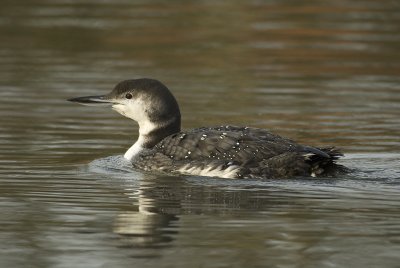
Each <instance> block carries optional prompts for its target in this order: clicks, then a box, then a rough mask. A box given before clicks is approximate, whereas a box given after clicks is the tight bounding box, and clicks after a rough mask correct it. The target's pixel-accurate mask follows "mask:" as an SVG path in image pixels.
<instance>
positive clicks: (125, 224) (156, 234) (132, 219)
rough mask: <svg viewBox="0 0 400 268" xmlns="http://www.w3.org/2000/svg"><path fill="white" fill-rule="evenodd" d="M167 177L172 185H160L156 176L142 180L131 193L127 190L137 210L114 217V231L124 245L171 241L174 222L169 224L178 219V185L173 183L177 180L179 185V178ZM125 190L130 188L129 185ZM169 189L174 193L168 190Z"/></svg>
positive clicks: (154, 243)
mask: <svg viewBox="0 0 400 268" xmlns="http://www.w3.org/2000/svg"><path fill="white" fill-rule="evenodd" d="M167 180H168V181H169V183H168V185H169V187H171V186H172V188H166V187H159V186H158V179H157V178H154V179H150V180H149V179H147V180H141V181H140V182H139V187H138V188H137V189H135V192H134V193H131V192H127V193H126V194H127V195H129V196H131V197H132V198H135V199H136V200H137V206H138V210H137V211H125V212H123V213H120V214H118V216H117V218H116V220H115V223H114V232H115V233H117V234H119V235H121V236H122V237H123V238H124V244H125V246H134V247H137V246H141V247H152V246H154V245H162V244H166V243H168V242H171V241H172V235H173V234H174V235H175V234H176V231H173V230H174V229H175V228H176V225H175V224H174V227H173V228H171V225H172V224H173V222H174V221H177V220H178V217H177V215H179V214H180V205H181V200H180V199H179V196H177V194H180V193H179V192H178V191H179V189H180V187H174V185H175V183H177V186H178V185H179V184H178V182H179V181H181V179H180V178H174V177H173V178H167ZM128 189H130V190H132V187H129V188H128ZM171 189H175V192H170V190H171ZM165 201H167V202H165ZM166 203H167V204H168V205H167V206H165V204H166ZM166 230H168V231H166Z"/></svg>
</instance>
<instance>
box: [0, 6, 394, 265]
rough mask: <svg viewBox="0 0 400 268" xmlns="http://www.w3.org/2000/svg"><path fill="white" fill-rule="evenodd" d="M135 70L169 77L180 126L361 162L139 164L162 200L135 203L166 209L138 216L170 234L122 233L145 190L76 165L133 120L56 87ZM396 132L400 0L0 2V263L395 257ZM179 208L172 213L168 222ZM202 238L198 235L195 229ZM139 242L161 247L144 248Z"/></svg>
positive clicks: (90, 86) (96, 84)
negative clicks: (214, 170)
mask: <svg viewBox="0 0 400 268" xmlns="http://www.w3.org/2000/svg"><path fill="white" fill-rule="evenodd" d="M140 77H148V78H155V79H158V80H160V81H162V82H163V83H165V84H166V85H167V86H168V87H169V88H170V89H171V90H172V92H173V93H174V94H175V96H176V97H177V99H178V102H179V103H180V105H181V111H182V115H183V129H188V128H194V127H200V126H208V125H210V126H211V125H222V124H223V125H225V124H235V125H246V126H252V127H261V128H267V129H270V130H271V131H273V132H274V133H277V134H281V135H284V136H287V137H289V138H292V139H295V140H297V141H299V142H302V143H307V144H310V145H315V146H329V145H333V146H337V147H339V148H341V149H342V150H343V151H344V152H345V153H346V154H347V155H348V160H347V163H346V164H347V165H350V166H353V167H362V168H364V170H367V172H366V173H363V174H362V175H360V174H358V175H359V176H360V178H361V177H362V178H364V179H365V178H368V179H365V180H362V182H360V181H356V182H355V181H352V180H350V182H349V181H347V184H346V183H345V182H346V180H342V181H341V182H340V183H345V184H344V185H342V184H340V183H339V184H340V185H339V186H338V185H336V184H335V182H334V183H333V184H332V185H331V186H332V188H330V187H331V186H327V185H325V184H324V183H322V185H323V186H318V187H322V188H318V187H317V186H316V185H313V186H312V187H310V188H308V187H309V184H308V182H307V183H306V185H307V186H304V185H303V184H302V183H297V182H296V183H294V184H290V183H288V184H287V185H286V184H285V183H283V184H280V182H279V183H278V182H272V184H271V183H269V184H268V183H267V184H262V183H261V184H256V185H253V186H248V185H247V186H241V185H236V184H228V185H225V184H224V185H222V186H221V185H219V186H215V185H213V183H214V182H213V181H212V180H210V181H201V182H202V183H203V184H202V185H197V184H193V183H190V181H189V183H188V185H186V184H184V185H182V184H181V183H182V181H179V180H178V181H176V180H172V181H173V183H172V184H170V181H171V180H169V179H165V180H163V179H161V178H157V179H158V180H159V182H158V183H157V184H156V185H154V183H153V182H146V180H144V181H145V183H144V184H145V185H146V186H145V187H144V188H145V189H148V191H150V193H151V194H150V196H152V197H154V196H156V197H157V196H158V199H161V201H160V200H159V201H158V202H154V200H153V199H154V198H153V199H152V200H153V201H151V202H150V201H148V202H147V204H152V205H150V207H152V206H153V207H154V206H155V205H154V204H155V203H156V204H157V206H158V207H159V206H160V204H162V205H161V207H163V209H164V210H162V209H161V210H162V211H164V213H162V215H164V216H165V215H168V217H167V218H168V219H165V218H163V220H161V222H163V223H162V224H161V225H157V224H155V226H156V227H154V228H153V226H154V222H158V220H154V222H153V223H152V224H150V225H151V226H152V227H150V228H148V229H146V228H145V229H146V230H147V232H150V233H154V232H155V231H154V230H156V229H157V232H161V233H162V232H166V233H167V234H168V237H169V238H170V240H172V241H174V240H175V243H173V245H172V246H171V244H169V246H168V247H167V246H166V245H165V243H167V242H166V241H165V239H164V240H163V239H161V240H157V239H156V241H153V243H150V246H149V244H146V245H147V246H148V247H145V246H143V245H142V244H141V246H140V247H141V248H140V249H139V248H138V247H137V245H136V246H135V247H128V246H127V245H126V243H125V242H123V243H122V242H118V241H120V240H119V239H117V237H119V236H117V235H115V234H114V233H121V232H125V231H126V230H125V229H124V228H127V227H128V226H132V221H129V219H130V216H129V215H131V214H129V213H125V212H124V213H122V214H121V211H127V210H129V211H130V210H133V208H132V204H131V202H134V204H136V207H137V206H140V204H141V202H140V199H143V198H144V199H145V200H147V199H146V196H148V194H147V195H146V194H145V195H144V196H145V197H143V186H139V185H138V184H135V183H134V182H132V181H130V183H127V184H123V186H122V187H121V186H120V185H118V186H115V185H113V186H110V184H109V183H110V182H109V181H110V180H107V179H108V178H110V176H111V175H110V174H109V173H107V172H110V170H108V171H107V172H105V173H106V174H103V175H101V176H100V175H96V174H93V172H90V171H87V170H86V169H85V168H87V164H88V163H90V162H91V161H93V160H95V159H100V158H102V157H108V156H110V155H121V154H123V153H124V152H125V150H126V149H127V148H128V147H129V146H130V145H131V144H132V143H133V142H134V141H135V139H136V138H137V126H136V124H135V123H134V122H132V121H129V120H128V119H126V118H123V117H121V116H120V115H118V114H116V113H115V112H113V111H111V110H110V109H107V108H106V109H103V108H94V107H82V106H78V105H76V104H73V103H69V102H67V101H66V99H67V98H71V97H77V96H85V95H96V94H105V93H107V92H109V91H110V90H111V89H112V88H113V87H114V85H115V84H117V83H118V82H119V81H121V80H124V79H132V78H140ZM399 136H400V2H399V1H395V0H380V1H376V0H360V1H353V0H335V1H305V0H304V1H303V0H249V1H239V0H229V1H223V0H217V1H211V0H203V1H179V0H171V1H161V0H146V1H145V0H132V1H129V0H112V1H111V0H109V1H107V0H22V1H13V0H2V2H1V8H0V172H1V173H0V174H1V176H2V177H1V178H0V183H1V187H0V200H1V202H2V208H0V212H1V214H2V215H4V216H2V217H1V219H0V226H1V227H0V228H2V232H0V238H1V239H2V243H1V245H0V249H1V250H2V252H3V253H5V254H4V256H3V257H2V258H1V260H0V266H2V267H3V266H4V267H19V266H20V267H26V265H27V263H28V264H29V263H30V262H31V265H33V266H37V267H71V266H73V265H74V266H75V267H78V266H81V267H101V265H108V266H107V267H124V266H127V267H128V266H131V264H132V263H136V264H137V263H140V264H141V267H145V266H146V264H149V263H147V262H146V261H149V260H152V262H150V264H151V265H156V266H160V265H164V266H165V267H190V266H192V265H193V263H197V264H199V263H202V261H205V260H204V259H202V256H208V258H210V259H211V260H213V262H212V265H211V264H210V262H205V263H204V265H208V266H209V265H211V266H212V267H244V266H243V265H247V264H248V263H252V264H254V267H265V266H263V265H265V263H268V261H269V263H270V264H271V266H270V267H278V266H276V265H278V264H282V263H284V264H285V263H286V265H289V266H279V267H294V266H290V264H291V263H292V261H293V260H295V261H296V263H301V264H304V267H344V266H346V265H348V266H352V267H368V265H372V266H370V267H378V266H380V267H383V266H385V267H397V266H396V265H398V263H399V260H398V257H396V256H398V252H399V251H398V250H399V241H400V240H399V239H398V234H399V220H400V219H399V216H398V215H400V211H399V207H400V206H399V196H398V191H397V190H396V189H398V188H399V183H398V178H399V177H400V175H399V170H400V168H399V159H400V157H399V154H398V153H399V151H400V139H399ZM358 157H361V158H358ZM357 159H358V160H357ZM100 162H101V161H100ZM108 164H109V163H108ZM104 165H105V164H104V163H103V162H101V164H100V166H104ZM371 172H372V173H371ZM131 174H132V173H131ZM358 175H357V176H358ZM124 176H126V175H125V173H118V172H117V174H114V177H118V178H121V177H124ZM131 176H133V177H134V178H138V177H140V176H139V175H138V174H136V175H131ZM111 177H112V176H111ZM100 178H103V179H104V178H106V181H104V180H101V179H100ZM124 178H125V177H124ZM377 178H379V179H377ZM114 179H115V178H114ZM146 179H149V177H146ZM377 180H378V181H379V182H378V181H377ZM210 183H211V186H210V185H208V184H210ZM224 183H227V182H224ZM317 184H318V183H317ZM376 184H378V186H377V185H376ZM160 185H163V186H160ZM205 185H208V186H205ZM301 185H303V186H304V187H305V188H302V186H301ZM318 185H320V184H318ZM157 187H158V188H157ZM375 187H378V188H379V189H377V188H375ZM123 189H130V190H129V191H126V190H123ZM149 189H150V190H149ZM177 189H178V191H179V193H177V192H176V191H177ZM249 189H250V190H249ZM271 189H272V190H271ZM298 189H301V190H299V192H297V190H298ZM138 190H140V191H141V194H133V195H132V194H129V193H130V192H135V191H138ZM247 190H249V191H247ZM396 191H397V192H396ZM127 192H128V193H127ZM144 192H146V191H144ZM166 192H167V193H168V194H169V195H166V194H165V193H166ZM320 192H324V193H325V194H326V195H325V196H320V195H319V193H320ZM126 196H129V198H130V199H127V198H126ZM160 196H161V197H162V198H161V197H160ZM166 196H168V198H167V197H166ZM171 196H173V197H174V198H175V199H174V198H173V201H171V199H169V198H170V197H171ZM182 196H184V197H182ZM327 196H328V197H327ZM156 199H157V198H156ZM182 200H184V201H182ZM278 200H281V201H282V202H280V201H279V202H278ZM330 200H331V201H332V200H333V201H335V202H330ZM145 203H146V202H145ZM157 206H156V207H157ZM305 207H313V208H315V210H313V211H310V210H307V209H305ZM321 207H322V208H321ZM174 209H175V210H174ZM171 210H172V211H175V212H174V213H172V212H171ZM165 211H170V212H168V213H165ZM176 211H178V212H176ZM193 211H195V212H193ZM210 211H212V212H210ZM281 211H288V212H287V214H285V215H284V216H282V215H283V214H280V212H281ZM135 213H136V214H137V211H136V212H135ZM135 213H134V214H135ZM136 214H135V215H136ZM196 215H202V216H196ZM231 217H232V218H231ZM238 217H239V218H241V217H243V218H242V219H243V222H240V221H239V222H238V221H237V219H238ZM121 218H122V223H121V221H120V220H121ZM177 218H180V220H181V225H182V226H180V227H179V228H178V227H177V224H173V225H172V227H171V225H170V222H171V221H172V222H173V221H175V220H176V219H177ZM244 219H246V220H247V221H245V220H244ZM114 221H116V222H117V224H116V225H117V226H118V227H117V228H116V229H115V228H114V227H112V226H113V224H114V223H113V222H114ZM127 222H128V223H127ZM133 222H134V224H133V225H135V224H138V221H137V219H136V222H135V221H133ZM185 222H186V225H185ZM267 222H268V224H267ZM327 223H332V224H333V226H330V225H329V224H327ZM368 223H370V224H368ZM141 224H144V223H143V222H142V221H141ZM144 226H147V227H148V225H146V224H144ZM160 226H161V227H160ZM190 226H192V227H193V226H194V227H193V228H192V229H190V228H189V227H190ZM246 226H252V230H249V229H248V227H246ZM337 226H339V227H337ZM360 226H363V228H362V229H360V228H359V227H360ZM336 227H337V228H336ZM188 228H189V229H188ZM113 230H114V231H113ZM115 230H117V231H115ZM121 230H125V231H121ZM160 230H161V231H160ZM178 230H179V232H181V235H180V236H179V235H177V234H176V233H175V232H178ZM316 230H317V232H318V233H317V234H315V236H313V235H312V234H313V232H314V231H316ZM157 232H156V233H157ZM128 233H129V232H128ZM238 233H243V234H242V235H241V236H238ZM90 234H92V235H90ZM265 234H269V235H270V236H269V238H265ZM196 235H197V236H196ZM396 235H397V238H396ZM151 237H152V236H151ZM203 237H207V238H208V240H207V241H208V242H204V241H202V242H201V243H200V242H199V241H201V239H202V238H203ZM215 237H217V238H218V239H216V238H215ZM321 237H325V238H326V240H324V239H320V238H321ZM119 238H120V237H119ZM158 238H159V237H158ZM214 238H215V239H214ZM236 238H237V241H236ZM396 239H397V240H396ZM167 240H168V239H167ZM105 241H106V243H105ZM124 241H125V240H124ZM146 241H147V240H146ZM176 241H177V242H176ZM243 241H244V242H243ZM255 241H256V243H255ZM146 243H147V242H146ZM243 243H244V244H243ZM128 244H129V243H128ZM361 244H362V245H364V248H359V247H358V245H361ZM129 245H130V246H131V244H129ZM240 245H245V246H243V248H242V247H241V246H240ZM393 245H395V247H391V246H393ZM164 247H165V248H164ZM149 248H150V249H155V248H157V249H159V250H158V251H157V253H155V252H154V251H141V250H145V249H146V250H148V249H149ZM161 248H163V249H165V250H166V251H163V250H161ZM210 248H211V249H213V251H212V252H211V253H210V251H209V250H208V249H210ZM349 252H354V254H355V256H356V257H354V256H353V255H349V254H350V253H349ZM396 252H397V253H396ZM371 253H373V254H372V255H373V256H374V260H369V259H368V257H369V256H371ZM207 254H208V255H207ZM396 254H397V255H396ZM160 255H162V256H164V257H163V258H161V257H160ZM183 255H184V256H187V257H186V258H183V259H180V261H177V260H178V259H179V257H177V256H183ZM196 256H197V257H196ZM285 256H287V259H284V257H285ZM93 257H94V258H93ZM136 257H137V259H136V260H135V262H133V261H132V258H136ZM281 257H282V258H281ZM160 258H161V259H160ZM177 258H178V259H177ZM396 258H397V259H396ZM160 260H163V261H162V262H159V261H160ZM29 261H30V262H29ZM150 264H149V267H150V266H151V265H150ZM382 264H383V265H382ZM168 265H170V266H168ZM235 265H238V266H235ZM257 265H259V266H257ZM374 265H376V266H374ZM153 267H154V266H153ZM193 267H194V266H193ZM199 267H200V266H199ZM202 267H203V266H202ZM204 267H205V266H204Z"/></svg>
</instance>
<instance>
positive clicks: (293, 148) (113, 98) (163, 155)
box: [68, 78, 343, 179]
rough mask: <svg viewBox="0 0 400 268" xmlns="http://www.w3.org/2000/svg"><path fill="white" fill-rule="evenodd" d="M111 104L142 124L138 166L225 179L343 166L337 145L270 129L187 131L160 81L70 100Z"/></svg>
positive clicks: (135, 156) (132, 152) (135, 82)
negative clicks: (302, 140) (320, 144)
mask: <svg viewBox="0 0 400 268" xmlns="http://www.w3.org/2000/svg"><path fill="white" fill-rule="evenodd" d="M68 101H72V102H77V103H79V104H83V105H109V106H111V107H112V109H114V110H115V111H117V112H118V113H120V114H122V115H123V116H126V117H128V118H130V119H133V120H135V121H136V122H137V123H138V124H139V138H138V139H137V141H136V142H135V143H134V144H133V145H132V147H130V148H129V149H128V151H127V152H126V153H125V155H124V158H126V159H127V160H129V161H131V163H132V165H133V167H134V168H137V169H140V170H144V171H153V172H156V171H158V172H162V173H164V172H167V173H174V174H184V175H198V176H208V177H221V178H238V179H239V178H250V179H253V178H254V179H268V178H292V177H310V176H311V177H317V176H329V175H330V174H333V173H335V172H336V171H338V170H339V169H340V167H342V166H341V165H338V164H336V160H337V159H339V158H340V157H341V156H343V155H342V154H341V153H340V152H339V151H338V150H337V149H335V148H334V147H327V148H316V147H311V146H305V145H301V144H298V143H296V142H294V141H292V140H290V139H287V138H284V137H281V136H278V135H275V134H272V133H271V132H269V131H267V130H265V129H259V128H251V127H240V126H229V125H228V126H218V127H202V128H196V129H192V130H187V131H181V113H180V110H179V105H178V103H177V101H176V99H175V97H174V96H173V95H172V93H171V92H170V91H169V89H168V88H167V87H166V86H165V85H164V84H162V83H161V82H159V81H158V80H154V79H148V78H141V79H132V80H125V81H122V82H120V83H118V84H117V85H116V86H115V88H114V89H113V90H112V91H111V92H110V93H109V94H106V95H101V96H87V97H78V98H72V99H68Z"/></svg>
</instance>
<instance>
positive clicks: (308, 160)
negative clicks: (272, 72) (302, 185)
mask: <svg viewBox="0 0 400 268" xmlns="http://www.w3.org/2000/svg"><path fill="white" fill-rule="evenodd" d="M340 155H341V154H340V153H339V152H338V151H336V150H334V149H332V148H325V149H317V148H313V147H308V146H303V145H299V144H297V143H295V142H294V141H292V140H289V139H286V138H283V137H280V136H278V135H274V134H272V133H270V132H268V131H267V130H264V129H258V128H249V127H236V126H221V127H211V128H198V129H193V130H190V131H183V132H179V133H176V134H173V135H170V136H168V137H166V138H165V139H163V140H162V141H161V142H160V143H158V144H157V145H156V146H155V147H154V148H153V149H150V150H148V151H146V152H144V153H142V154H141V155H139V157H138V158H137V159H135V161H133V165H134V166H135V167H137V168H140V169H144V170H148V171H165V172H172V173H174V172H178V173H185V172H184V169H183V170H182V168H184V167H187V170H189V171H190V169H191V168H192V169H193V167H197V168H198V169H199V170H204V169H209V170H208V171H209V173H211V171H215V172H214V173H213V174H218V173H221V174H223V173H224V172H223V171H224V170H226V169H228V168H230V170H233V169H234V171H235V172H233V173H232V172H227V173H229V176H226V177H231V178H287V177H294V176H310V175H311V174H314V175H320V174H322V173H326V174H328V173H329V172H331V170H332V169H334V168H335V167H336V164H335V163H334V162H335V160H336V159H337V158H338V157H339V156H340ZM188 173H189V172H188ZM205 175H206V174H205Z"/></svg>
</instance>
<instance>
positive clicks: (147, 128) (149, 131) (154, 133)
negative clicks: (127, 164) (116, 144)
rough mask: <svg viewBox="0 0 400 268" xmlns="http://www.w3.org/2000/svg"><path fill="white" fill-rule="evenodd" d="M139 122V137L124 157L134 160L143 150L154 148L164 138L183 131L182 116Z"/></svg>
mask: <svg viewBox="0 0 400 268" xmlns="http://www.w3.org/2000/svg"><path fill="white" fill-rule="evenodd" d="M138 123H139V138H138V139H137V141H136V142H135V144H133V145H132V146H131V147H130V148H129V149H128V151H126V153H125V155H124V158H126V159H128V160H130V161H132V160H133V159H134V158H135V157H136V156H137V155H138V154H139V153H140V152H142V151H143V150H146V149H147V150H149V149H152V148H153V147H154V146H155V145H156V144H157V143H159V142H160V141H162V140H163V139H164V138H166V137H168V136H169V135H172V134H174V133H178V132H180V131H181V118H180V116H177V117H174V118H171V119H170V120H168V121H166V122H162V123H159V122H151V121H145V122H138Z"/></svg>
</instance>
